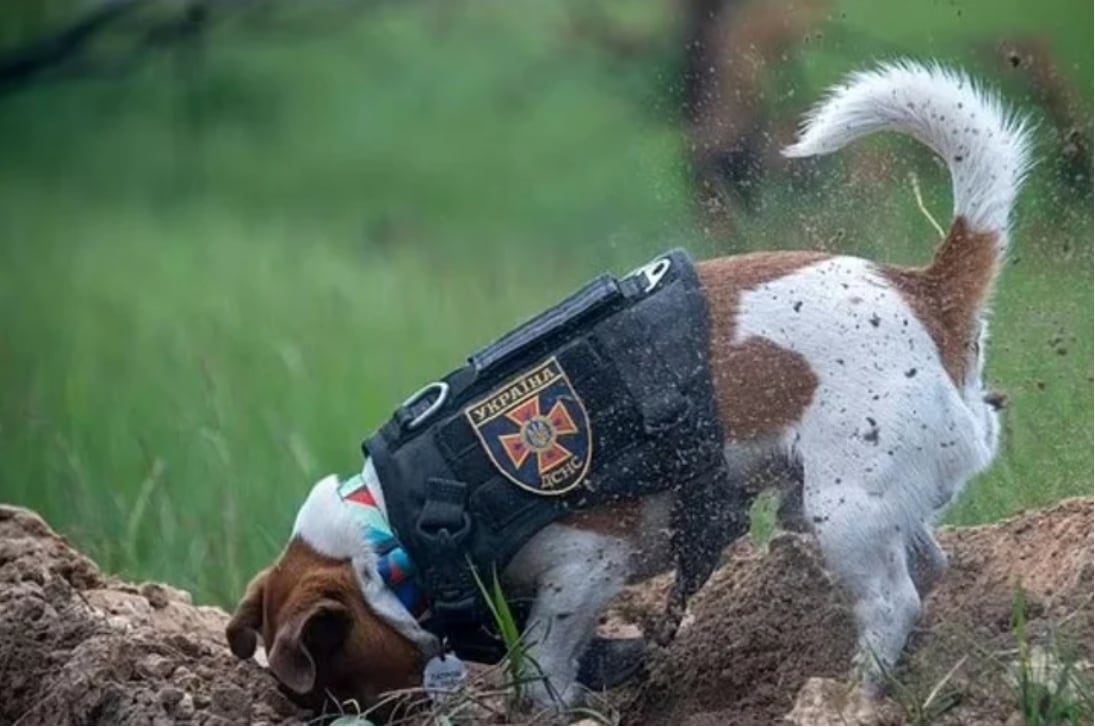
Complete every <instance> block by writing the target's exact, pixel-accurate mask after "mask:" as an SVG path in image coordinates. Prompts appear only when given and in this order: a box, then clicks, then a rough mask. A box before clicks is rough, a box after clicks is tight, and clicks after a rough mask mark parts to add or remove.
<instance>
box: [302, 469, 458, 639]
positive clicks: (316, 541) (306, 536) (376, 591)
mask: <svg viewBox="0 0 1095 727" xmlns="http://www.w3.org/2000/svg"><path fill="white" fill-rule="evenodd" d="M362 475H363V477H364V479H365V484H366V485H367V486H368V487H369V489H370V490H371V491H373V492H374V493H380V494H381V497H380V499H379V500H378V503H379V504H380V506H381V509H382V510H383V508H384V501H383V496H382V492H381V488H380V483H379V481H378V480H377V477H376V469H375V468H374V467H373V464H372V462H371V461H367V462H366V463H365V469H364V471H363V472H362ZM339 484H340V481H339V479H338V478H337V477H335V476H334V475H329V476H327V477H324V478H323V479H322V480H320V481H319V482H317V483H316V484H315V486H314V487H312V491H311V493H309V495H308V499H307V500H305V501H304V505H302V506H301V508H300V510H299V511H298V512H297V519H296V522H295V523H294V525H293V537H294V538H300V539H302V540H303V541H304V542H306V543H308V545H310V546H312V548H314V549H315V550H316V552H318V553H320V554H321V555H326V556H327V557H329V558H336V559H339V560H342V559H348V560H349V561H350V562H351V564H352V566H353V569H354V574H355V575H356V576H357V580H358V585H359V586H360V588H361V594H362V596H364V598H365V602H366V603H368V604H369V606H370V607H371V608H372V609H373V611H374V612H375V613H376V614H377V615H378V616H380V617H381V618H383V619H384V620H385V621H387V622H388V623H389V624H391V626H392V627H393V628H395V629H396V630H397V631H399V633H401V634H403V635H404V636H406V637H407V638H408V639H410V640H411V642H412V643H414V644H416V645H417V646H418V647H419V649H421V650H422V652H423V653H424V654H426V656H427V657H429V656H433V655H434V654H436V653H438V651H439V650H440V645H439V644H438V642H437V638H436V637H435V636H434V635H433V634H431V633H429V632H428V631H426V630H425V629H423V628H422V627H421V626H420V625H419V624H418V621H417V620H416V619H415V617H414V616H413V615H412V614H411V613H410V612H409V611H408V610H407V609H406V608H405V607H404V606H403V603H402V602H401V601H400V600H399V597H398V596H396V595H395V593H394V592H393V591H392V590H391V589H389V588H388V587H387V585H386V584H385V583H384V580H383V579H382V578H381V577H380V572H379V571H378V570H377V557H376V553H374V552H373V549H372V547H371V546H370V545H369V542H368V540H367V539H366V538H365V537H364V534H363V533H362V532H361V527H360V525H358V524H357V522H356V521H355V520H354V519H353V517H352V516H351V515H350V513H349V511H348V510H347V505H346V504H345V503H343V502H342V498H341V497H339V495H338V486H339ZM385 514H387V512H386V511H385Z"/></svg>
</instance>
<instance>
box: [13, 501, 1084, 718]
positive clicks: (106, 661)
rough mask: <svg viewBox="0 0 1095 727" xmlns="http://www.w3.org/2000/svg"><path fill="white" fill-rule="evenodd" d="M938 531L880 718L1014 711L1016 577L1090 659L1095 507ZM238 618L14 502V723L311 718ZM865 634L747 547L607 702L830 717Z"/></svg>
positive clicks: (811, 575) (785, 557)
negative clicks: (930, 585) (921, 609)
mask: <svg viewBox="0 0 1095 727" xmlns="http://www.w3.org/2000/svg"><path fill="white" fill-rule="evenodd" d="M940 540H941V542H942V544H943V547H944V549H945V550H946V551H947V553H948V555H949V556H950V560H951V569H950V571H949V573H948V575H947V576H946V577H945V578H944V580H943V582H942V583H941V585H940V586H939V588H938V589H937V591H936V592H935V594H934V595H933V596H932V597H931V599H930V600H929V603H928V605H927V614H926V617H925V619H924V622H923V625H922V627H921V628H920V630H919V631H918V632H917V633H916V635H915V637H914V648H913V650H912V651H911V656H910V657H909V659H908V664H907V665H906V666H905V667H904V668H903V670H902V671H901V673H899V674H898V675H897V679H898V680H899V682H900V685H899V687H897V691H898V692H899V697H900V699H899V700H898V701H900V704H896V703H895V704H893V705H892V706H893V710H892V712H890V713H887V712H885V711H884V712H883V714H882V715H881V718H882V719H888V720H895V721H897V720H913V719H915V720H916V721H921V722H932V721H936V722H952V723H953V722H982V723H993V722H996V723H1000V722H1003V721H1005V720H1013V719H1015V716H1016V715H1015V710H1016V707H1015V706H1014V705H1015V698H1014V696H1013V694H1012V693H1011V691H1010V690H1011V688H1010V687H1009V686H1008V684H1007V682H1006V680H1005V679H1004V678H1003V676H1002V672H1003V671H1004V670H1006V668H1007V664H1008V661H1007V660H1008V659H1009V658H1013V656H1014V653H1015V637H1014V625H1013V618H1014V614H1015V603H1016V601H1015V585H1016V583H1022V585H1023V587H1024V589H1025V594H1026V601H1027V608H1026V611H1027V614H1028V617H1029V624H1028V630H1029V632H1030V634H1031V635H1032V639H1037V640H1039V643H1044V644H1047V645H1049V644H1050V641H1051V640H1052V639H1054V638H1055V639H1057V640H1058V641H1061V640H1062V638H1063V641H1064V642H1065V643H1067V644H1072V645H1074V646H1075V647H1076V649H1077V650H1078V653H1077V654H1076V655H1075V656H1076V657H1077V658H1078V659H1081V660H1083V659H1086V660H1087V661H1088V663H1090V660H1091V644H1092V621H1093V614H1092V587H1093V586H1092V503H1091V502H1090V501H1087V500H1071V501H1067V502H1064V503H1061V504H1060V505H1058V506H1056V507H1054V508H1051V509H1049V510H1044V511H1039V512H1034V513H1030V514H1026V515H1023V516H1020V517H1016V518H1013V519H1011V520H1008V521H1006V522H1003V523H1000V524H996V525H992V526H986V527H980V528H970V529H963V530H953V531H945V532H943V533H942V534H941V538H940ZM668 583H669V580H668V579H667V578H665V577H659V578H656V579H653V580H651V581H648V582H646V583H643V584H641V585H639V586H636V587H634V588H632V589H630V590H629V591H628V592H627V593H625V594H624V596H623V598H621V599H620V601H619V602H618V603H617V604H616V605H615V607H614V608H613V611H612V613H611V616H610V620H611V623H610V624H609V625H610V626H611V627H614V628H616V629H617V630H625V631H626V630H630V631H634V630H635V627H636V626H639V627H642V626H644V625H647V624H649V623H651V622H653V621H654V620H655V619H656V618H657V616H658V615H659V614H660V610H661V608H662V605H663V604H664V594H665V590H666V588H667V587H668ZM226 619H227V616H226V614H225V613H224V612H223V611H221V610H219V609H215V608H207V607H195V606H193V605H192V604H191V603H190V598H189V596H188V595H187V594H186V593H183V592H181V591H178V590H175V589H173V588H170V587H167V586H163V585H158V584H145V585H143V586H134V585H131V584H127V583H124V582H122V581H119V580H116V579H113V578H111V577H108V576H104V575H103V574H102V573H101V572H100V571H99V570H98V568H97V567H96V566H95V564H94V563H92V562H91V561H90V560H88V559H87V558H86V557H84V556H83V555H81V554H79V553H78V552H76V551H75V550H74V549H72V548H71V547H70V546H69V545H68V543H67V542H66V541H65V540H64V539H63V538H61V537H59V536H58V535H56V534H55V533H53V532H52V531H51V530H50V529H49V527H48V526H47V525H46V524H45V523H44V522H43V521H42V520H41V519H40V518H39V517H38V516H37V515H35V514H33V513H31V512H29V511H26V510H22V509H19V508H11V507H3V506H0V722H4V723H13V722H14V723H53V724H72V723H100V724H103V723H135V724H165V723H204V724H218V723H220V724H229V723H235V724H244V723H253V724H256V723H289V722H295V723H303V722H305V721H308V720H310V719H312V718H313V715H310V714H307V713H304V712H301V711H300V710H298V709H297V708H296V707H295V706H294V705H293V704H292V703H291V702H290V701H289V700H288V699H286V698H285V697H284V695H283V694H282V693H281V692H280V691H279V690H278V688H277V686H276V684H275V683H274V680H273V679H272V677H270V676H269V675H268V674H267V673H266V672H265V671H264V670H263V669H261V668H260V667H259V666H258V665H256V664H255V663H253V662H240V661H238V660H237V659H235V658H234V657H233V656H232V655H231V654H230V653H229V651H228V649H227V647H226V646H225V644H224V639H223V633H224V625H225V622H226ZM853 639H854V629H853V626H852V619H851V615H850V613H849V610H848V604H847V601H846V599H845V598H844V596H843V594H842V593H841V591H840V589H839V588H838V587H837V586H836V585H835V584H834V583H833V582H832V580H831V578H830V577H829V575H828V574H827V573H826V571H825V570H824V568H823V567H822V562H821V559H820V557H819V556H818V554H817V552H816V549H815V548H814V546H813V545H812V543H811V541H809V540H808V539H803V538H799V537H796V536H785V537H780V538H777V539H775V540H774V541H772V542H771V543H770V544H768V545H767V546H765V547H756V546H754V545H752V544H750V543H740V544H739V545H737V546H735V547H734V548H733V549H732V550H731V551H730V552H729V553H728V554H727V556H726V562H725V563H724V564H723V566H722V567H721V568H719V570H718V571H716V573H715V575H714V576H713V577H712V579H711V581H710V582H709V583H708V584H707V585H706V586H705V587H704V589H703V590H702V591H701V592H700V593H699V594H698V595H697V596H696V598H695V599H694V601H693V603H692V606H691V609H690V614H689V616H688V618H687V619H686V622H685V624H684V625H683V627H682V630H681V632H680V634H679V636H678V638H677V640H676V641H675V642H674V643H673V644H672V645H671V646H670V647H669V648H668V649H666V650H664V651H661V652H658V653H656V654H655V655H653V657H652V659H651V662H650V664H649V668H648V674H647V675H646V676H645V677H644V678H643V679H642V681H641V683H640V684H637V685H634V686H631V687H629V688H625V689H622V690H619V691H618V692H617V693H616V694H614V695H611V697H612V701H613V702H614V703H615V704H616V705H618V707H619V710H620V713H621V714H622V715H623V717H624V719H625V721H627V722H637V723H648V724H650V723H667V724H735V723H756V724H773V723H774V724H779V723H781V722H784V721H786V720H787V715H788V714H789V713H790V712H791V710H792V707H794V705H795V699H796V695H799V693H800V690H802V688H803V686H804V685H807V689H806V690H805V691H804V692H803V693H804V694H805V695H806V696H807V697H808V698H807V699H805V700H800V708H799V710H798V711H797V712H796V715H798V716H799V718H800V719H803V716H802V715H804V714H807V712H809V711H810V710H813V711H812V712H810V713H811V714H813V715H815V716H814V717H813V718H814V719H823V720H828V721H832V720H835V719H837V717H834V716H832V713H829V712H826V711H825V710H826V709H829V708H830V706H831V705H828V704H827V701H828V700H830V696H829V695H831V694H833V693H835V692H839V691H840V689H839V687H834V686H833V685H834V684H838V682H836V681H828V682H825V681H823V680H819V678H826V677H827V678H830V679H832V680H840V679H843V678H845V677H846V676H847V673H848V669H849V666H850V656H851V648H852V643H853ZM1009 655H1011V656H1010V657H1009ZM982 656H983V657H984V658H981V657H982ZM1002 665H1003V666H1002ZM940 685H943V686H945V687H946V688H945V689H941V688H940ZM804 702H805V703H807V705H806V706H807V707H808V708H809V709H807V710H806V711H804V710H803V709H802V704H803V703H804ZM818 715H820V716H818ZM826 715H828V716H826Z"/></svg>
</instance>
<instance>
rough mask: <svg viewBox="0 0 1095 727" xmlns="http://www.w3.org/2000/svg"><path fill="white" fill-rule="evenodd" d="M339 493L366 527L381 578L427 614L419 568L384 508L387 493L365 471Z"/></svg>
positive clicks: (415, 610) (404, 601)
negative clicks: (371, 482) (374, 488)
mask: <svg viewBox="0 0 1095 727" xmlns="http://www.w3.org/2000/svg"><path fill="white" fill-rule="evenodd" d="M338 496H339V497H340V498H341V499H342V502H343V504H344V505H347V506H348V507H349V512H350V514H351V515H352V517H353V519H354V521H355V522H356V523H357V524H358V525H359V526H360V527H361V528H362V532H363V534H364V536H365V540H366V541H367V542H368V543H369V544H370V545H371V546H372V548H373V551H374V552H375V553H376V559H377V570H378V571H379V573H380V577H381V579H383V581H384V583H385V584H386V585H387V586H388V588H389V589H391V591H392V592H393V593H394V594H395V595H396V597H397V598H398V599H399V602H400V603H402V604H403V606H404V607H405V608H406V609H407V610H408V611H410V612H411V614H413V615H414V616H415V617H417V618H419V619H420V620H421V618H422V617H423V615H424V614H423V612H424V610H425V608H424V599H423V598H422V593H421V591H420V590H419V588H418V584H417V583H416V582H415V575H416V573H417V569H416V568H415V567H414V563H412V562H411V559H410V556H409V555H407V551H406V550H404V549H403V546H401V545H400V544H399V540H398V539H397V538H396V536H395V533H394V532H392V527H391V525H390V524H389V523H388V517H387V515H386V514H385V512H384V509H383V506H382V505H381V503H382V502H383V494H382V493H374V492H373V491H372V490H371V489H370V488H369V484H368V482H366V480H365V478H364V477H362V476H361V475H354V476H353V477H351V478H350V479H348V480H346V481H345V482H343V483H342V484H340V485H339V486H338Z"/></svg>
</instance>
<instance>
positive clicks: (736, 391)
mask: <svg viewBox="0 0 1095 727" xmlns="http://www.w3.org/2000/svg"><path fill="white" fill-rule="evenodd" d="M828 257H830V255H829V254H827V253H822V252H769V253H755V254H750V255H735V256H733V257H724V258H717V259H715V260H707V261H704V262H701V263H700V264H699V265H698V266H697V272H698V273H699V277H700V283H701V284H702V286H703V289H704V293H705V295H706V296H707V304H708V308H709V309H710V315H711V371H712V377H713V379H714V384H715V394H716V396H717V397H718V400H719V412H720V414H721V416H722V425H723V429H724V434H725V435H726V438H727V439H732V440H739V441H740V440H746V439H753V438H756V437H758V436H760V435H762V434H767V433H775V432H778V431H779V430H780V429H783V428H784V427H786V426H788V425H789V424H792V423H793V422H795V421H797V420H798V419H799V418H800V417H801V416H802V413H803V411H805V409H806V407H807V406H808V405H809V404H810V400H811V399H812V398H813V395H814V390H815V389H816V388H817V383H818V382H817V376H816V375H815V374H814V372H813V370H812V369H811V368H810V365H809V363H807V361H806V359H805V358H803V357H802V356H801V355H800V354H797V353H795V352H794V351H790V350H788V349H786V348H783V347H781V346H777V345H776V344H774V343H772V342H771V341H768V340H765V339H762V338H750V339H748V340H746V341H743V342H741V343H738V344H734V343H732V341H733V340H734V337H735V333H736V330H737V315H738V305H739V303H740V299H741V294H742V293H744V292H747V291H749V290H752V289H754V288H756V287H757V286H759V285H762V284H763V283H766V282H769V281H771V280H776V279H778V278H781V277H783V276H785V275H789V274H791V273H793V272H795V271H796V270H799V269H801V268H804V267H806V266H807V265H811V264H813V263H816V262H818V261H819V260H824V259H826V258H828ZM809 304H810V301H803V305H809ZM795 312H796V311H794V310H788V311H787V313H788V315H794V313H795Z"/></svg>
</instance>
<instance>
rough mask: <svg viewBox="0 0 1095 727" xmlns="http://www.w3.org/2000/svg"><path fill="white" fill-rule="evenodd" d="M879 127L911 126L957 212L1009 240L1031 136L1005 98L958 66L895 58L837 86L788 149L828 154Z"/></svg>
mask: <svg viewBox="0 0 1095 727" xmlns="http://www.w3.org/2000/svg"><path fill="white" fill-rule="evenodd" d="M876 131H899V132H903V133H906V134H909V135H910V136H913V137H914V138H916V139H918V140H919V141H921V142H922V143H924V144H926V145H927V146H928V147H930V148H931V149H932V150H933V151H935V153H936V154H938V155H939V156H941V157H942V158H943V160H944V161H946V163H947V167H948V168H949V169H950V173H951V180H952V182H953V185H954V216H955V218H958V217H963V218H965V220H966V222H967V224H968V225H969V226H970V228H972V230H973V231H975V232H988V233H995V234H996V236H997V240H998V244H999V245H1000V247H1001V248H1003V247H1004V246H1005V245H1006V243H1007V232H1008V220H1009V217H1010V215H1011V209H1012V207H1013V206H1014V204H1015V197H1016V195H1017V194H1018V192H1019V187H1020V185H1021V184H1022V182H1023V177H1024V175H1025V174H1026V171H1027V169H1028V166H1029V160H1028V151H1029V146H1030V143H1029V138H1028V135H1027V131H1026V125H1025V123H1024V122H1023V121H1022V120H1021V119H1019V118H1018V117H1016V116H1015V115H1014V114H1013V113H1010V112H1008V111H1007V110H1006V109H1005V108H1004V106H1003V104H1002V103H1001V102H1000V99H999V98H997V97H996V96H995V95H993V94H991V93H989V92H988V91H986V90H985V89H984V88H982V87H981V86H979V85H978V84H976V83H974V82H973V81H972V80H971V79H970V78H969V77H968V76H966V75H965V74H964V73H961V72H959V71H955V70H950V69H946V68H943V67H940V66H938V65H933V66H930V67H925V66H922V65H919V64H917V63H913V62H910V61H899V62H896V63H888V64H885V65H882V66H879V67H878V68H876V69H875V70H871V71H860V72H858V73H854V74H852V75H851V76H850V77H849V78H848V79H847V80H846V81H845V82H844V83H843V84H841V85H839V86H836V87H834V88H833V89H832V90H831V91H830V92H829V95H828V97H827V98H825V99H824V100H823V101H822V102H821V103H820V104H819V105H818V106H817V107H816V108H814V109H813V111H811V112H810V114H809V115H808V116H807V118H806V120H805V123H804V124H803V126H802V129H801V132H800V133H799V139H798V143H796V144H794V145H792V146H789V147H787V148H786V149H784V150H783V154H784V155H785V156H789V157H806V156H815V155H819V154H828V153H830V152H834V151H837V150H838V149H841V148H842V147H844V146H846V145H847V144H849V143H851V142H853V141H855V140H856V139H858V138H860V137H862V136H866V135H867V134H871V133H873V132H876ZM1001 252H1002V249H1001Z"/></svg>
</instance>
